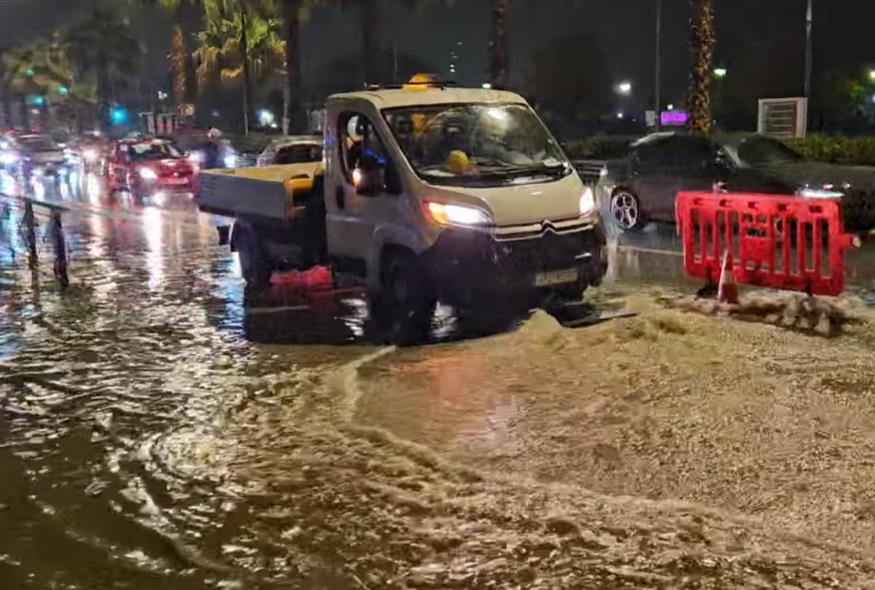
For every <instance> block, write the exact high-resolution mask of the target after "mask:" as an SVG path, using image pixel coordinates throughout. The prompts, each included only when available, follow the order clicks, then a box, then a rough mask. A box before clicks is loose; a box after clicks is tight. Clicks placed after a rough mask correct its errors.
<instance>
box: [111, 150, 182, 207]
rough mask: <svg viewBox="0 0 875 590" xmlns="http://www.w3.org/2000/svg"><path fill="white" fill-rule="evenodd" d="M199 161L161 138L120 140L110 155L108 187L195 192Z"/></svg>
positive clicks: (143, 193)
mask: <svg viewBox="0 0 875 590" xmlns="http://www.w3.org/2000/svg"><path fill="white" fill-rule="evenodd" d="M197 172H198V171H197V164H195V163H194V162H192V161H191V160H190V159H189V158H188V157H186V155H185V154H184V153H183V152H181V151H179V150H178V149H177V148H176V147H174V145H173V144H172V143H170V142H169V141H165V140H160V139H147V140H139V141H120V142H118V143H116V144H115V146H114V147H113V148H112V151H111V152H110V155H109V164H108V174H109V188H110V190H112V191H120V190H127V191H129V192H131V193H132V194H134V195H141V196H146V195H151V194H154V193H156V192H159V191H168V190H173V191H182V192H191V193H193V192H195V190H196V188H197Z"/></svg>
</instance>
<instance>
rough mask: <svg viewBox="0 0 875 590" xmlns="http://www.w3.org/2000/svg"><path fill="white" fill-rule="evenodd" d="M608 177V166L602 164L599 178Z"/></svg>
mask: <svg viewBox="0 0 875 590" xmlns="http://www.w3.org/2000/svg"><path fill="white" fill-rule="evenodd" d="M607 177H608V167H607V166H602V169H601V170H599V179H605V178H607Z"/></svg>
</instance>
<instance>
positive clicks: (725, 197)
mask: <svg viewBox="0 0 875 590" xmlns="http://www.w3.org/2000/svg"><path fill="white" fill-rule="evenodd" d="M676 207H677V222H678V231H679V233H680V234H681V238H682V240H683V244H684V268H685V269H686V271H687V274H689V275H690V276H693V277H699V278H702V279H705V280H707V281H709V282H710V283H714V284H716V283H717V281H718V280H719V277H720V270H721V267H722V262H723V257H724V255H728V256H729V260H730V263H731V266H732V274H733V276H734V278H735V280H736V282H738V283H744V284H747V285H755V286H759V287H770V288H773V289H787V290H791V291H803V292H806V293H809V294H811V295H831V296H836V295H840V294H841V293H842V292H843V291H844V290H845V261H844V251H845V250H846V249H848V248H849V247H851V246H852V244H853V240H854V238H853V236H849V235H846V234H845V233H844V224H843V222H842V215H841V207H840V205H839V202H838V201H836V200H834V199H804V198H802V197H798V196H776V195H757V194H740V193H679V194H678V198H677V205H676Z"/></svg>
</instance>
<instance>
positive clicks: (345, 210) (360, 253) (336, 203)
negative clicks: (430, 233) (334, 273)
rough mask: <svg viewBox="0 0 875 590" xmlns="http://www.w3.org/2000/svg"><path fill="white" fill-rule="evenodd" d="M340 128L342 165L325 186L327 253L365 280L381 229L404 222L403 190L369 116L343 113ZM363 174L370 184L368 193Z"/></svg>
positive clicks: (343, 266) (340, 161)
mask: <svg viewBox="0 0 875 590" xmlns="http://www.w3.org/2000/svg"><path fill="white" fill-rule="evenodd" d="M338 126H339V129H338V134H337V143H338V145H337V154H336V155H337V157H338V159H339V162H338V166H335V167H334V171H333V173H332V175H331V178H330V179H329V182H328V183H327V185H326V189H327V191H328V193H327V194H326V198H327V199H328V202H327V203H326V208H327V213H328V214H327V220H326V221H327V232H328V245H329V246H328V247H329V251H330V252H331V253H332V255H333V256H334V258H335V260H336V261H337V263H338V265H339V266H340V267H341V268H342V270H344V271H346V272H351V273H353V274H357V275H359V276H362V277H364V276H367V272H368V268H367V266H368V260H369V255H370V253H371V249H372V248H373V247H374V246H375V244H376V240H375V234H376V232H377V230H378V228H380V227H381V226H383V225H386V224H397V223H398V222H399V219H401V218H402V217H403V213H402V211H401V208H402V203H401V199H400V198H399V196H400V194H401V186H400V181H399V179H398V174H397V168H396V167H395V165H394V164H393V162H392V161H391V158H390V157H389V155H388V153H387V151H386V149H385V143H384V141H383V140H382V138H381V137H380V134H379V132H378V130H377V129H376V128H375V126H374V125H373V124H372V122H371V121H370V120H369V119H368V118H367V117H366V116H365V115H363V114H361V113H356V112H346V113H342V114H341V115H340V117H339V118H338ZM363 171H367V176H368V178H369V180H370V181H371V182H372V185H371V186H370V187H369V188H367V189H365V188H364V187H363V186H362V184H361V181H362V175H363V174H362V173H363ZM375 179H376V180H375Z"/></svg>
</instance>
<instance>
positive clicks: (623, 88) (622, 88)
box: [616, 82, 632, 96]
mask: <svg viewBox="0 0 875 590" xmlns="http://www.w3.org/2000/svg"><path fill="white" fill-rule="evenodd" d="M616 90H617V94H621V95H623V96H629V95H630V94H632V83H631V82H620V83H619V84H617V87H616Z"/></svg>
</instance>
